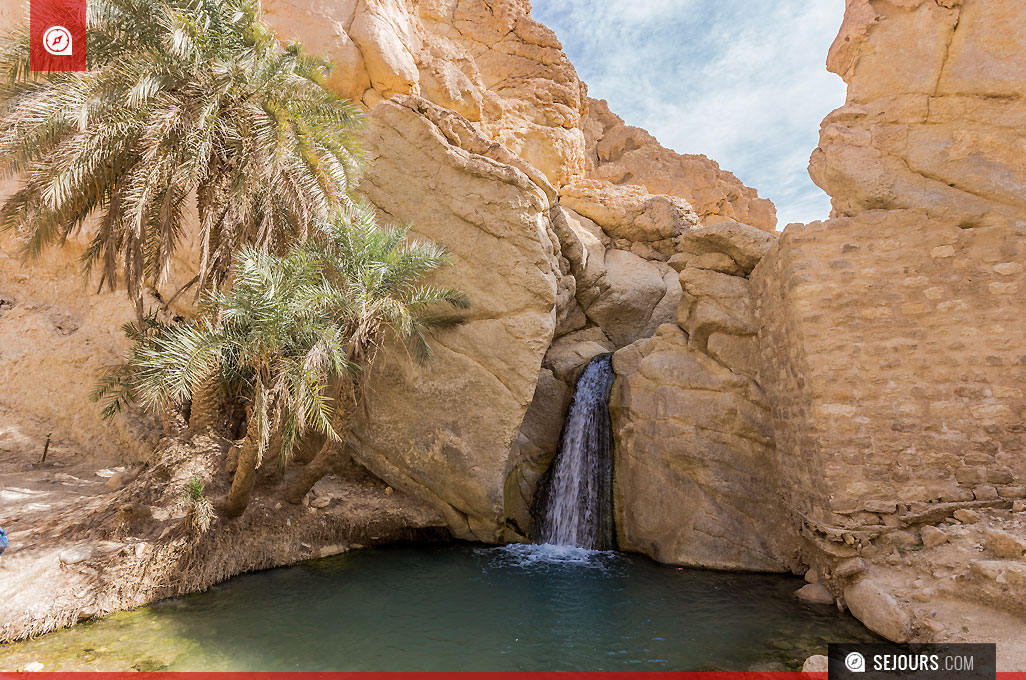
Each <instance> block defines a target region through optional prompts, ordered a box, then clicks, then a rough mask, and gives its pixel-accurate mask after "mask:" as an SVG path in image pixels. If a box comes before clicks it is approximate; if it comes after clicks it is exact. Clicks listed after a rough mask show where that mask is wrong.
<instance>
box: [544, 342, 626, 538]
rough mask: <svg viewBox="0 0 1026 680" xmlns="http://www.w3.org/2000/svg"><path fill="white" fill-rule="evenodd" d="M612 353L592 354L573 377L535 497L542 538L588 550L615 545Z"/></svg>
mask: <svg viewBox="0 0 1026 680" xmlns="http://www.w3.org/2000/svg"><path fill="white" fill-rule="evenodd" d="M614 378H615V376H614V374H613V365H612V356H611V355H609V354H604V355H601V356H597V357H595V358H594V359H592V360H591V362H589V363H588V365H587V366H586V367H585V369H584V371H583V372H582V373H581V377H580V378H578V379H577V385H576V387H575V388H574V395H573V399H572V400H571V401H570V408H569V409H568V410H567V416H566V421H565V422H564V424H563V433H562V434H561V435H560V438H559V450H558V452H557V453H556V458H555V460H554V462H553V464H552V469H551V470H550V472H549V474H548V475H547V478H546V479H545V480H544V481H543V482H542V485H541V489H540V498H539V508H538V509H539V511H540V518H541V520H540V532H539V538H540V539H541V542H542V543H549V544H553V545H561V546H574V547H578V548H586V549H589V550H612V549H613V548H615V547H616V545H615V543H616V542H615V537H614V528H613V461H612V456H611V455H610V441H611V430H612V427H611V425H610V420H609V404H608V401H609V390H610V388H611V387H612V386H613V379H614Z"/></svg>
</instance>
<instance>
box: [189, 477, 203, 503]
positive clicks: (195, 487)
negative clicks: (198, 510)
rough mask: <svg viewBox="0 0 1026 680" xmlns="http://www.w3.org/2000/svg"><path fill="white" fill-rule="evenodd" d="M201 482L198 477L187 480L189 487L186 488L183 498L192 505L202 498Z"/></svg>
mask: <svg viewBox="0 0 1026 680" xmlns="http://www.w3.org/2000/svg"><path fill="white" fill-rule="evenodd" d="M203 488H204V487H203V480H201V479H200V478H199V477H192V478H191V479H189V486H188V487H186V490H185V497H186V499H188V500H189V501H190V502H192V503H197V502H199V500H200V499H201V498H203Z"/></svg>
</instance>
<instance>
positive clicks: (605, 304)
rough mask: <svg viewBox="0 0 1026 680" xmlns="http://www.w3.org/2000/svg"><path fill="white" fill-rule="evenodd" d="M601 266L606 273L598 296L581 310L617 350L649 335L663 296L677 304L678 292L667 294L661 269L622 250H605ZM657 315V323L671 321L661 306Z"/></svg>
mask: <svg viewBox="0 0 1026 680" xmlns="http://www.w3.org/2000/svg"><path fill="white" fill-rule="evenodd" d="M603 264H604V265H605V270H606V273H605V276H604V277H603V278H602V280H601V281H600V283H599V286H598V290H599V291H600V292H599V294H598V297H597V298H596V299H595V301H594V302H592V303H591V304H589V305H587V306H586V307H585V308H584V312H585V314H587V315H588V318H589V319H590V320H591V321H593V322H594V323H595V324H597V325H598V326H599V327H601V328H602V330H603V331H605V333H606V335H608V336H609V338H610V339H611V340H612V341H613V343H614V344H615V345H616V346H617V347H623V346H624V345H628V344H630V343H632V342H634V341H635V340H637V339H638V338H643V337H647V336H648V335H651V329H652V321H653V319H652V315H653V314H654V313H655V312H656V308H657V307H659V303H660V302H661V301H662V300H663V298H665V297H666V296H667V294H670V295H672V296H674V297H676V298H677V299H678V300H679V299H680V292H679V291H680V288H679V287H677V290H676V291H674V290H673V289H672V288H671V290H670V292H669V293H668V292H667V282H666V281H664V279H663V277H664V275H665V272H664V271H663V269H660V267H658V266H657V264H656V263H654V262H650V261H648V260H644V259H642V258H640V257H638V256H637V255H635V254H633V253H630V252H627V251H626V250H617V249H615V248H614V249H611V250H607V251H606V253H605V258H604V261H603ZM663 267H666V265H663ZM671 285H672V284H671ZM660 313H661V314H662V315H663V318H662V319H659V322H661V323H665V322H667V321H671V320H672V319H673V316H674V314H673V310H672V309H667V308H666V307H665V306H663V307H662V308H660ZM657 326H658V324H657Z"/></svg>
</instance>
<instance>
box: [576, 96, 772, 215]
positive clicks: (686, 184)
mask: <svg viewBox="0 0 1026 680" xmlns="http://www.w3.org/2000/svg"><path fill="white" fill-rule="evenodd" d="M587 104H588V113H587V116H586V117H585V119H584V121H583V123H582V125H583V128H584V136H585V140H586V144H587V155H586V157H585V169H586V172H587V174H588V176H589V177H594V178H596V179H602V180H607V181H609V182H612V183H614V184H627V185H632V184H633V185H640V186H643V187H645V188H646V189H648V191H650V192H651V193H653V194H669V195H671V196H680V197H682V198H685V199H687V200H688V202H690V203H691V205H692V206H693V207H694V209H695V212H697V213H698V215H699V216H700V217H701V219H702V224H714V223H716V222H722V221H726V220H737V221H739V222H744V223H746V224H750V225H752V226H755V227H759V228H760V229H765V230H767V231H773V229H774V228H775V227H776V224H777V211H776V208H774V207H773V203H771V202H770V201H769V200H767V199H765V198H759V195H758V193H756V191H755V190H754V189H749V188H748V187H746V186H745V185H743V184H742V183H741V182H740V181H739V180H738V179H737V177H735V176H734V175H732V174H731V173H729V172H726V171H724V170H721V169H720V166H719V165H718V164H717V163H716V162H715V161H712V160H709V159H708V158H706V157H705V156H697V155H683V154H679V153H675V152H673V151H671V150H669V149H666V148H664V147H663V146H662V145H660V144H659V142H658V141H656V139H655V137H653V136H652V135H650V134H649V133H648V132H646V131H645V130H642V129H641V128H637V127H633V126H630V125H626V124H624V122H623V120H622V119H621V118H620V117H619V116H617V115H616V114H614V113H612V112H611V111H610V110H609V105H608V104H606V102H605V101H602V100H596V99H588V101H587Z"/></svg>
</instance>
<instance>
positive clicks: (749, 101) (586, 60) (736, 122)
mask: <svg viewBox="0 0 1026 680" xmlns="http://www.w3.org/2000/svg"><path fill="white" fill-rule="evenodd" d="M532 6H533V10H532V15H533V16H534V18H535V19H537V20H539V21H541V22H542V23H544V24H545V25H546V26H548V27H549V28H551V29H552V30H553V31H555V32H556V35H557V36H559V39H560V41H561V42H562V43H563V50H564V51H565V52H566V54H567V55H568V56H569V57H570V61H572V62H573V64H574V66H575V67H576V68H577V72H578V75H580V77H581V79H582V80H583V81H584V82H586V83H587V84H588V93H589V95H590V96H591V97H594V98H595V99H605V100H607V101H608V102H609V107H610V109H612V111H613V112H614V113H616V114H617V115H619V116H620V117H621V118H623V119H624V121H625V122H626V123H627V124H628V125H636V126H638V127H642V128H645V129H646V130H648V131H649V132H651V133H652V134H653V135H655V136H656V138H657V139H658V140H659V141H660V142H661V143H662V144H663V146H666V147H668V148H671V149H673V150H674V151H677V152H679V153H699V154H705V155H706V156H709V157H710V158H712V159H713V160H715V161H717V162H718V163H719V164H720V167H722V168H724V169H725V170H729V171H730V172H733V173H734V174H735V175H737V176H738V177H739V178H740V179H741V181H742V182H744V183H745V184H747V185H748V186H750V187H754V188H756V189H758V191H759V195H760V196H763V197H766V198H769V199H771V200H772V201H773V202H774V203H775V204H776V206H777V218H778V225H779V226H778V228H780V229H782V228H783V227H784V226H785V225H787V224H789V223H791V222H804V223H807V222H813V221H815V220H820V219H825V218H826V217H827V216H828V214H829V212H830V199H829V197H828V196H827V195H826V194H825V193H823V191H822V190H821V189H819V187H817V186H816V185H815V184H813V183H812V180H811V179H810V178H809V173H808V170H807V167H808V163H809V155H810V154H811V153H812V151H813V149H815V148H816V146H817V143H818V140H819V124H820V121H821V120H822V119H823V118H824V117H825V116H826V114H827V113H829V112H830V111H832V110H834V109H836V108H838V107H840V106H841V105H842V104H843V103H844V92H845V89H844V82H843V81H842V80H841V79H840V78H839V77H838V76H836V75H834V74H832V73H828V72H827V70H826V66H825V62H826V54H827V49H828V48H829V47H830V43H831V42H833V39H834V36H835V35H837V30H838V28H839V27H840V25H841V19H842V17H843V15H844V1H843V0H813V1H811V2H810V0H768V1H761V2H756V1H754V0H533V2H532Z"/></svg>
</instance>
